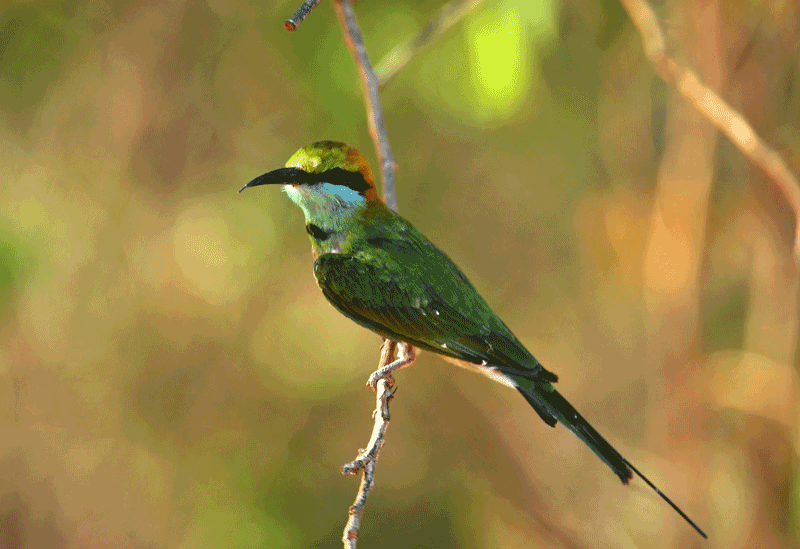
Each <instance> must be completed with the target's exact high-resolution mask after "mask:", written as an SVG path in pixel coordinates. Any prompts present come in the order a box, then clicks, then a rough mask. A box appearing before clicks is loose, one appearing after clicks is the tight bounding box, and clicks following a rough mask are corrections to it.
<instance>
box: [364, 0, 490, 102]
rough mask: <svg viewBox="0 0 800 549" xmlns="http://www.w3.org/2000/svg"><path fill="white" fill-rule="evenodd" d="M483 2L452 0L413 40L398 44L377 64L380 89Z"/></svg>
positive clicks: (376, 71) (476, 0)
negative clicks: (426, 47)
mask: <svg viewBox="0 0 800 549" xmlns="http://www.w3.org/2000/svg"><path fill="white" fill-rule="evenodd" d="M483 1H484V0H452V2H448V3H447V4H445V5H444V6H442V8H441V9H440V10H439V11H438V12H437V13H436V15H434V16H433V19H431V20H430V21H428V24H427V25H425V27H424V28H423V29H422V30H421V31H420V32H419V34H417V35H416V36H415V37H414V38H411V39H410V40H407V41H405V42H403V43H402V44H398V45H397V46H395V47H394V49H392V51H390V52H389V53H388V54H386V56H384V58H383V59H381V60H380V62H378V66H377V68H376V69H375V73H376V74H377V75H378V80H379V82H380V83H379V86H380V87H381V89H383V88H384V87H386V85H387V84H388V83H389V82H390V81H391V80H392V79H393V78H394V77H395V76H397V74H398V73H399V72H400V71H401V70H403V68H404V67H405V66H406V65H408V63H409V62H410V61H411V59H413V58H414V56H416V55H417V54H418V53H420V52H421V51H422V50H423V49H425V46H427V45H429V44H430V43H431V42H433V41H434V40H435V39H436V38H438V37H439V36H441V35H442V34H444V33H445V32H446V31H447V30H448V29H450V28H451V27H452V26H453V25H455V24H456V23H458V22H459V21H461V20H462V19H463V18H464V17H466V16H467V15H468V14H469V13H471V12H472V11H473V10H474V9H475V8H477V7H478V6H480V5H481V4H482V3H483Z"/></svg>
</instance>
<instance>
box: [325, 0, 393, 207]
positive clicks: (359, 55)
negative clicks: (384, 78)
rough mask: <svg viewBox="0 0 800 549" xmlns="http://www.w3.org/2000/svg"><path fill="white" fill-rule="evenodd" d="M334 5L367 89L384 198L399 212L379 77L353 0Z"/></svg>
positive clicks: (368, 110)
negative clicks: (357, 20) (379, 92)
mask: <svg viewBox="0 0 800 549" xmlns="http://www.w3.org/2000/svg"><path fill="white" fill-rule="evenodd" d="M333 5H334V6H335V7H336V13H337V15H338V16H339V23H341V25H342V31H343V32H344V36H345V41H346V42H347V46H348V47H349V48H350V52H351V53H352V54H353V57H354V58H355V60H356V65H357V66H358V72H359V74H360V75H361V85H362V87H363V89H364V96H365V98H366V103H367V120H368V121H369V132H370V134H371V135H372V141H373V143H374V144H375V149H376V150H377V151H378V157H379V160H380V163H381V175H382V178H383V197H384V199H385V200H386V204H388V205H389V207H390V208H391V209H392V210H394V211H395V212H396V211H397V192H396V191H395V187H394V172H395V170H396V169H397V162H395V160H394V156H393V155H392V149H391V147H390V146H389V135H388V133H387V132H386V123H385V122H384V120H383V109H382V108H381V102H380V97H379V95H378V77H377V76H375V71H374V70H372V65H371V64H370V62H369V56H368V55H367V48H366V47H364V38H363V37H362V36H361V30H360V29H359V28H358V23H356V15H355V13H353V6H352V5H351V4H350V0H335V1H334V3H333Z"/></svg>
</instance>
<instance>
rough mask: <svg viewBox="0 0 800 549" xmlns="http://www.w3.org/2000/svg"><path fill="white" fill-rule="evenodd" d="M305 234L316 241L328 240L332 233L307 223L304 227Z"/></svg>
mask: <svg viewBox="0 0 800 549" xmlns="http://www.w3.org/2000/svg"><path fill="white" fill-rule="evenodd" d="M306 232H307V233H308V234H310V235H311V236H313V237H314V238H316V239H317V240H328V238H329V237H330V236H331V235H332V234H333V231H326V230H325V229H323V228H322V227H319V226H317V225H314V224H313V223H309V224H308V225H306Z"/></svg>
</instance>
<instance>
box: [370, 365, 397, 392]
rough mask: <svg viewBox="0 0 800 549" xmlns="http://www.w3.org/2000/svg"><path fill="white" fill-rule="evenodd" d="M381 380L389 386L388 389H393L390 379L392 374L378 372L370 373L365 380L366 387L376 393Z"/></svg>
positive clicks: (392, 381) (392, 382) (392, 379)
mask: <svg viewBox="0 0 800 549" xmlns="http://www.w3.org/2000/svg"><path fill="white" fill-rule="evenodd" d="M382 379H385V380H386V382H387V383H388V384H389V388H390V389H391V388H392V387H394V378H393V377H392V373H391V372H388V373H382V372H381V371H380V370H378V371H377V372H372V374H371V375H370V376H369V379H368V380H367V387H369V388H370V389H372V391H373V392H375V393H377V392H378V382H379V381H380V380H382Z"/></svg>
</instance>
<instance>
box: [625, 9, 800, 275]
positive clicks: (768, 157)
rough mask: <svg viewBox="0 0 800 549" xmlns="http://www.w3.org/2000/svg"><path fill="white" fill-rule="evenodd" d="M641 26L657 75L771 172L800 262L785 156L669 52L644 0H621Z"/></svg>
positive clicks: (799, 225) (793, 188)
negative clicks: (789, 219)
mask: <svg viewBox="0 0 800 549" xmlns="http://www.w3.org/2000/svg"><path fill="white" fill-rule="evenodd" d="M621 2H622V5H623V6H624V7H625V10H626V11H627V12H628V15H629V16H630V18H631V20H632V21H633V24H634V25H636V28H637V29H638V30H639V34H641V36H642V42H643V43H644V50H645V54H646V55H647V58H648V59H649V60H650V62H651V63H652V65H653V67H654V68H655V70H656V72H657V73H658V75H659V76H660V77H661V78H662V79H664V81H666V82H667V83H669V84H672V85H673V86H675V88H676V89H677V90H678V92H679V93H680V94H681V95H682V96H683V97H685V98H686V99H687V100H688V101H689V102H690V103H691V104H692V105H693V106H694V107H695V108H696V109H697V110H698V111H700V112H701V113H702V114H703V115H704V116H705V117H706V118H707V119H708V120H710V121H711V122H712V123H713V124H714V125H715V126H716V127H717V128H719V129H720V130H722V132H723V133H724V134H725V135H727V136H728V138H729V139H730V140H731V142H732V143H733V144H734V145H736V147H737V148H739V150H741V151H742V152H743V153H744V154H745V155H746V156H747V157H748V158H749V159H750V160H751V161H752V162H753V163H755V164H756V165H758V166H760V167H761V169H763V170H764V171H765V172H766V173H767V175H769V176H770V177H771V178H772V180H773V181H774V182H775V184H776V185H777V186H778V188H779V189H780V191H781V192H782V193H783V195H784V196H785V197H786V200H787V201H788V202H789V206H790V207H791V208H792V210H793V211H794V214H795V240H794V256H795V261H796V262H800V184H799V183H798V181H797V179H796V178H795V176H794V174H792V172H791V171H790V170H789V168H788V166H787V165H786V163H785V162H784V161H783V159H782V158H781V157H780V156H779V155H778V154H777V153H776V152H775V151H774V150H772V149H771V148H770V147H769V146H767V145H766V143H764V141H763V140H762V139H761V138H760V137H759V136H758V134H756V132H755V131H754V130H753V128H752V127H751V126H750V124H748V122H747V121H746V120H745V119H744V117H743V116H742V115H741V114H740V113H738V112H737V111H736V110H735V109H733V108H732V107H731V106H730V105H728V104H727V103H726V102H725V101H724V100H723V99H722V98H721V97H719V96H718V95H717V94H716V93H714V91H712V90H711V89H710V88H708V87H707V86H706V85H704V84H703V83H702V82H701V81H700V79H699V78H698V77H697V76H696V75H695V74H694V72H692V71H691V70H689V69H687V68H686V67H684V66H682V65H680V64H679V63H677V62H676V61H675V60H674V59H672V58H671V57H669V56H668V55H667V53H666V48H665V40H664V34H663V31H662V30H661V27H660V25H659V23H658V19H657V18H656V15H655V13H654V12H653V9H652V8H651V7H650V5H649V4H647V2H646V1H645V0H621Z"/></svg>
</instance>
